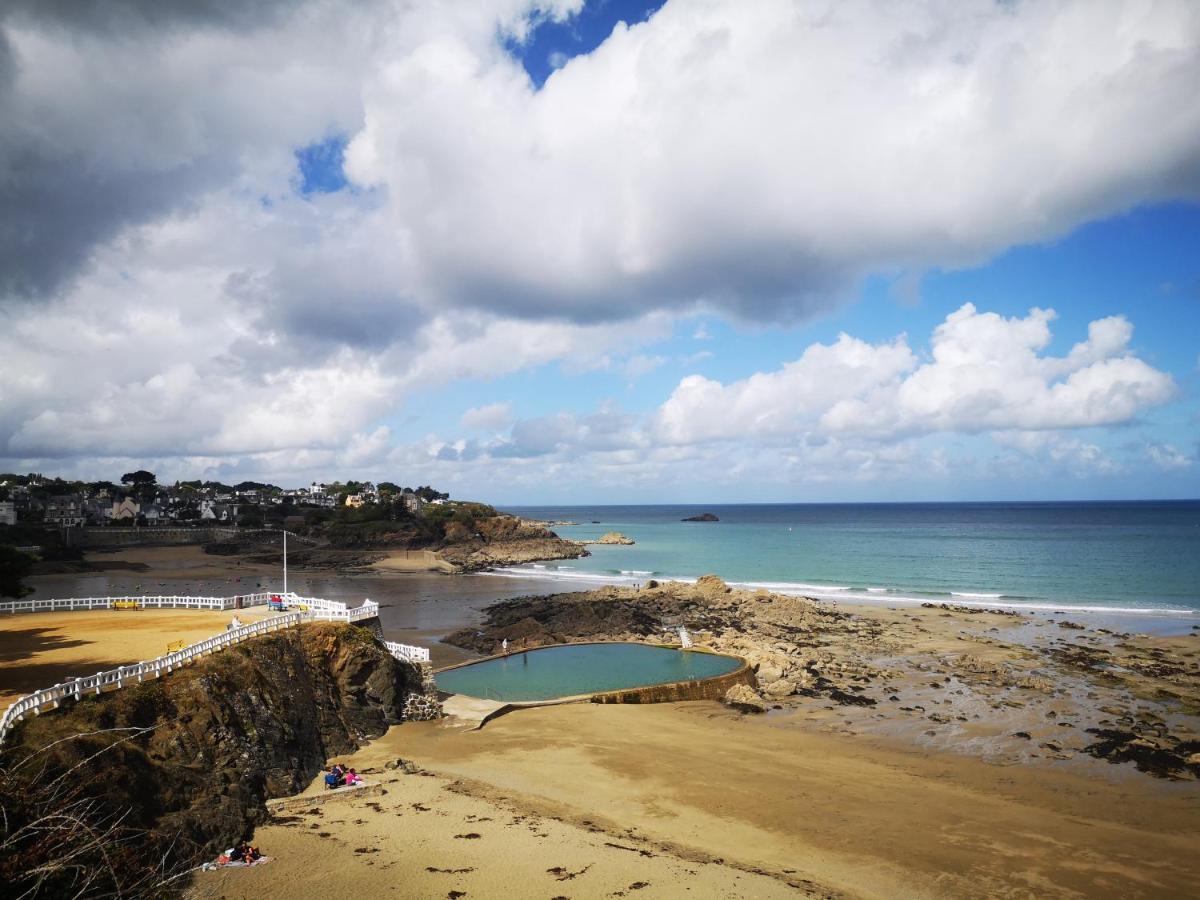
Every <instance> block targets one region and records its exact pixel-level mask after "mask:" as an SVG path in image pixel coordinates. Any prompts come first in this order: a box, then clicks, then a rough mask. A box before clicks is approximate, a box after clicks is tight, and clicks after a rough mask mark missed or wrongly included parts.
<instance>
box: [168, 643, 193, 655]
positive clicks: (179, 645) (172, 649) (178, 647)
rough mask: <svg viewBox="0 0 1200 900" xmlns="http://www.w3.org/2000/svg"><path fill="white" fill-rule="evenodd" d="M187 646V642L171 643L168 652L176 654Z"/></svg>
mask: <svg viewBox="0 0 1200 900" xmlns="http://www.w3.org/2000/svg"><path fill="white" fill-rule="evenodd" d="M187 645H188V642H187V641H171V643H169V644H167V652H168V653H174V652H175V651H176V650H182V649H183V648H184V647H186V646H187Z"/></svg>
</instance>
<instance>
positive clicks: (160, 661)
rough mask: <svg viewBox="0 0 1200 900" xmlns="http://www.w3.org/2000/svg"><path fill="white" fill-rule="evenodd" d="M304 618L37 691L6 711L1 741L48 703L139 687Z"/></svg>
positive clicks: (245, 628) (264, 624)
mask: <svg viewBox="0 0 1200 900" xmlns="http://www.w3.org/2000/svg"><path fill="white" fill-rule="evenodd" d="M304 618H305V616H304V614H303V613H298V612H297V613H284V614H283V615H279V616H271V617H270V618H267V619H263V620H261V621H259V622H251V623H250V624H249V625H242V626H241V627H240V628H231V629H229V630H228V631H224V632H222V633H221V634H217V635H214V636H213V637H210V638H206V639H205V640H203V641H200V642H199V643H196V644H192V645H191V646H189V647H184V648H183V649H182V650H176V651H175V652H174V653H168V654H166V655H165V656H160V657H158V658H157V659H152V660H150V661H149V662H139V663H133V664H131V665H128V666H118V667H117V668H115V669H109V670H108V671H107V672H97V673H96V674H95V675H86V676H84V677H82V678H74V679H71V680H70V681H64V682H62V683H61V684H56V685H54V687H48V688H43V689H42V690H40V691H34V692H33V693H32V694H28V695H26V696H24V697H22V698H21V699H19V700H17V701H16V702H15V703H13V704H12V705H11V706H10V707H9V708H8V710H7V712H5V713H4V717H3V718H0V741H3V740H4V736H5V735H6V734H7V733H8V729H9V728H11V727H12V726H13V724H14V723H16V722H19V721H21V719H23V718H24V717H25V715H26V714H27V713H29V712H38V711H40V710H41V708H42V707H43V706H46V705H47V704H52V705H53V706H54V707H58V706H59V705H60V704H61V703H62V701H63V700H68V699H70V700H80V699H82V697H83V695H84V694H93V693H94V694H99V693H101V692H102V691H103V690H104V689H105V688H113V687H116V688H121V687H124V686H125V685H126V684H128V683H131V682H133V683H138V684H140V683H141V682H143V681H145V680H146V679H147V678H158V677H159V676H160V675H163V674H164V673H166V672H171V671H173V670H174V669H177V668H179V666H182V665H185V664H186V663H189V662H191V661H192V660H193V659H196V658H197V657H199V656H203V655H204V654H205V653H213V652H215V651H217V650H223V649H225V648H226V647H230V646H232V645H234V644H239V643H241V642H242V641H244V640H246V639H247V638H251V637H254V636H256V635H259V634H266V633H268V632H271V631H278V630H279V629H281V628H290V627H292V626H293V625H299V624H300V623H301V622H302V621H304Z"/></svg>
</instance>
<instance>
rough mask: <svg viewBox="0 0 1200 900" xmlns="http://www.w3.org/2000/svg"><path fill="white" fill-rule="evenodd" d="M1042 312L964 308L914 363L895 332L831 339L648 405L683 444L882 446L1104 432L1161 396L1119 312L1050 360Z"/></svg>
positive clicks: (1162, 379)
mask: <svg viewBox="0 0 1200 900" xmlns="http://www.w3.org/2000/svg"><path fill="white" fill-rule="evenodd" d="M1053 318H1054V313H1053V311H1050V310H1040V309H1034V310H1031V311H1030V313H1029V315H1028V316H1027V317H1025V318H1012V319H1006V318H1003V317H1001V316H998V315H996V314H995V313H986V312H985V313H981V312H978V311H977V310H976V309H975V307H974V306H973V305H971V304H969V303H968V304H965V305H964V306H963V307H962V308H960V309H959V310H958V311H956V312H954V313H952V314H951V315H950V316H948V317H947V318H946V321H945V322H943V323H942V324H941V325H939V326H938V327H937V329H936V330H935V331H934V333H933V337H932V340H931V356H932V359H931V361H929V362H926V363H924V364H919V363H918V360H917V357H916V356H915V355H914V354H913V352H912V351H911V350H910V349H909V347H908V343H907V340H906V339H905V338H904V337H900V338H897V339H896V340H895V341H893V342H891V343H887V344H879V345H872V344H868V343H866V342H864V341H861V340H858V339H856V338H852V337H850V336H848V335H845V334H843V335H841V336H840V337H839V338H838V340H837V341H836V342H835V343H834V344H832V345H825V344H813V345H811V346H810V347H808V348H807V349H806V350H805V351H804V353H803V354H802V355H801V356H800V358H799V359H797V360H796V361H794V362H791V363H787V364H786V365H784V366H783V367H782V368H781V369H779V370H778V371H776V372H760V373H757V374H755V375H752V376H751V377H749V378H747V379H744V380H741V381H737V382H733V383H731V384H728V385H723V384H720V383H719V382H716V381H712V380H710V379H707V378H703V377H701V376H698V375H692V376H689V377H687V378H685V379H683V380H682V381H681V382H680V383H679V385H678V386H677V387H676V388H675V390H674V392H673V393H672V394H671V396H670V397H669V398H668V399H667V401H666V402H665V403H664V404H663V405H662V406H661V407H660V409H659V411H658V415H657V419H656V421H655V423H654V429H655V432H656V434H657V435H658V436H659V437H660V438H661V439H662V440H665V441H669V442H674V443H691V442H696V441H703V440H729V439H738V438H743V437H747V436H757V437H768V436H785V437H786V436H794V435H798V434H803V433H806V432H810V431H811V432H816V433H823V434H843V435H858V436H861V437H864V438H871V439H877V440H878V439H892V438H895V437H898V436H903V435H907V434H927V433H933V432H962V433H975V432H980V431H994V430H1007V429H1017V430H1023V431H1028V430H1038V429H1058V428H1080V427H1088V426H1097V425H1114V424H1119V423H1123V422H1127V421H1129V420H1131V419H1132V418H1133V417H1134V416H1136V415H1137V414H1138V413H1139V412H1141V411H1142V410H1144V409H1147V408H1150V407H1153V406H1157V405H1160V404H1162V403H1165V402H1166V401H1167V400H1169V399H1171V398H1172V396H1173V395H1174V392H1175V385H1174V382H1173V380H1172V379H1171V377H1170V376H1169V375H1167V374H1166V373H1164V372H1160V371H1158V370H1157V369H1154V368H1152V367H1151V366H1149V365H1147V364H1146V363H1145V362H1143V361H1142V360H1140V359H1138V358H1137V357H1135V356H1133V355H1132V354H1131V353H1130V352H1129V351H1128V346H1127V345H1128V342H1129V340H1130V337H1131V336H1132V327H1131V326H1130V325H1129V323H1128V322H1127V321H1126V320H1125V319H1124V318H1121V317H1114V318H1110V319H1102V320H1099V321H1096V322H1093V323H1092V324H1091V325H1090V326H1089V329H1088V340H1087V341H1085V342H1081V343H1079V344H1076V345H1075V347H1073V348H1072V350H1071V351H1070V353H1069V354H1068V355H1067V356H1065V357H1061V358H1056V357H1048V356H1041V355H1039V354H1038V351H1039V350H1041V349H1043V348H1044V347H1045V346H1047V344H1048V343H1049V342H1050V337H1051V335H1050V328H1049V323H1050V321H1051V320H1052V319H1053Z"/></svg>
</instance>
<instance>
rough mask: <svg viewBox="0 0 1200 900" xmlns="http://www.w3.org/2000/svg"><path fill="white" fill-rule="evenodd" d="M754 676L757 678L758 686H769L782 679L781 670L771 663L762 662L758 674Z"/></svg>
mask: <svg viewBox="0 0 1200 900" xmlns="http://www.w3.org/2000/svg"><path fill="white" fill-rule="evenodd" d="M755 674H756V675H757V677H758V683H759V684H770V683H771V682H773V681H778V680H779V679H781V678H782V677H783V668H782V667H781V666H777V665H775V664H774V663H771V662H764V663H762V664H761V665H759V667H758V672H757V673H755Z"/></svg>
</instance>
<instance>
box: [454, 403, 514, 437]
mask: <svg viewBox="0 0 1200 900" xmlns="http://www.w3.org/2000/svg"><path fill="white" fill-rule="evenodd" d="M512 423H513V413H512V407H511V406H509V404H507V403H489V404H488V405H487V406H476V407H473V408H471V409H468V410H467V411H466V412H465V413H463V414H462V418H461V419H460V420H459V424H460V425H462V427H463V428H471V429H475V430H479V431H500V430H502V429H504V428H507V427H508V426H509V425H511V424H512Z"/></svg>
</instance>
